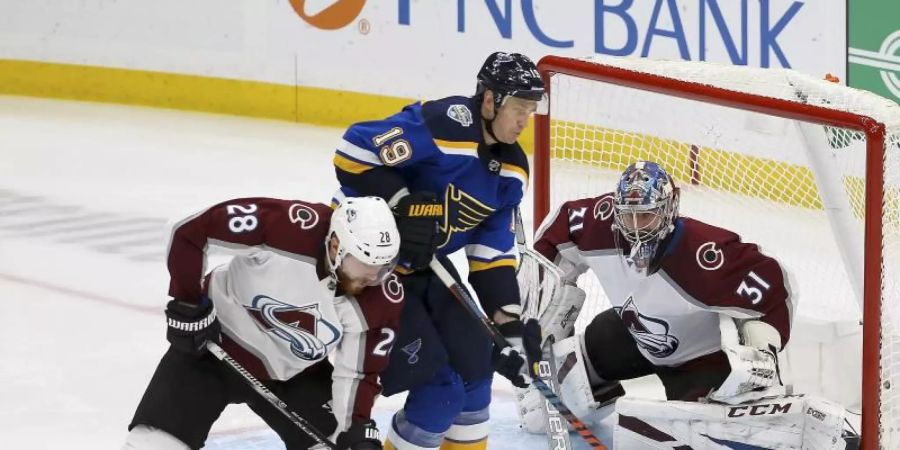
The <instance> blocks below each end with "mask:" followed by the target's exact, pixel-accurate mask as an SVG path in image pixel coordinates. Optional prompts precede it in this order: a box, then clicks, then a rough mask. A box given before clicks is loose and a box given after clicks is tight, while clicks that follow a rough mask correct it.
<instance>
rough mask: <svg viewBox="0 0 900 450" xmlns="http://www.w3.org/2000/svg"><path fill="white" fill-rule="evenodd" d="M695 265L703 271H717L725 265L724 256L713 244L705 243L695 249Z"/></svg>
mask: <svg viewBox="0 0 900 450" xmlns="http://www.w3.org/2000/svg"><path fill="white" fill-rule="evenodd" d="M697 264H698V265H699V266H700V268H701V269H703V270H710V271H712V270H718V269H719V268H720V267H722V265H723V264H725V254H724V253H722V250H720V249H719V248H718V247H716V243H715V242H707V243H705V244H703V245H701V246H700V247H699V248H698V249H697Z"/></svg>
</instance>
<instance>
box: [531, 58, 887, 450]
mask: <svg viewBox="0 0 900 450" xmlns="http://www.w3.org/2000/svg"><path fill="white" fill-rule="evenodd" d="M538 70H539V71H540V72H541V76H542V77H543V79H544V82H545V83H546V86H547V87H548V95H549V99H548V100H549V108H548V111H547V114H540V115H537V116H536V117H535V153H534V163H533V169H532V171H533V179H534V185H533V193H534V210H533V213H534V226H535V228H537V227H538V225H539V224H541V223H542V221H543V220H544V219H545V217H546V216H547V215H548V213H549V212H550V211H551V208H554V209H555V208H557V207H558V206H559V205H560V203H561V202H562V201H565V200H569V199H575V198H583V197H588V196H596V195H600V194H602V193H604V192H608V191H611V190H612V189H613V186H614V184H613V183H608V182H603V183H602V184H598V183H593V182H591V181H588V180H587V179H588V178H590V177H592V176H593V175H594V173H595V172H600V171H608V172H611V173H615V172H616V171H620V170H621V169H622V168H623V167H624V164H627V162H628V161H629V157H641V158H646V157H648V156H649V157H651V158H653V157H655V158H661V159H663V161H660V162H662V163H663V165H664V166H666V163H667V162H668V161H669V160H672V158H678V159H679V161H681V160H683V164H684V165H685V167H690V173H689V171H688V170H684V171H683V172H684V173H683V174H682V175H681V176H679V175H678V174H675V178H676V181H677V182H680V185H681V186H685V185H688V186H691V185H699V186H700V187H701V188H703V189H706V191H722V192H726V191H727V192H726V193H725V194H722V195H728V196H729V197H727V198H728V199H729V200H728V202H729V203H734V202H742V201H743V200H740V199H741V198H748V200H747V202H748V204H750V203H753V204H755V203H758V202H759V201H760V200H761V201H762V202H763V203H765V202H770V203H773V204H774V203H779V204H781V203H787V204H789V207H790V208H797V209H804V208H806V209H816V206H815V205H818V209H819V210H821V209H826V210H827V209H829V208H827V207H826V208H823V207H822V203H826V204H827V199H826V200H822V201H820V202H807V201H806V200H804V199H801V198H799V197H798V198H795V199H786V200H785V198H784V196H785V195H791V190H792V189H794V188H793V187H792V188H790V189H783V192H781V191H780V192H778V193H774V194H772V193H769V192H767V191H766V192H764V190H762V189H758V190H756V191H751V189H749V188H745V187H741V186H738V185H739V184H740V183H744V181H743V179H742V178H741V177H742V176H743V175H742V173H744V172H752V171H754V169H755V168H758V167H776V168H778V169H772V170H769V172H774V173H771V174H770V173H765V174H762V175H761V177H762V178H760V179H761V180H762V179H769V180H771V179H772V178H773V177H778V176H779V175H783V176H785V177H792V178H795V177H796V176H797V175H796V174H797V173H799V172H796V171H795V169H793V168H794V167H795V166H796V167H802V166H803V164H802V163H799V164H798V163H796V162H795V161H788V162H780V161H779V162H775V163H772V165H769V162H768V161H769V160H770V159H771V158H768V157H766V156H759V155H752V156H748V155H747V152H733V154H731V153H729V154H728V155H726V156H724V157H723V156H721V155H722V154H723V153H722V151H721V150H720V149H719V148H718V147H716V144H717V143H718V142H719V141H720V140H721V135H722V134H724V135H725V136H726V138H729V139H733V140H734V142H736V144H735V145H741V144H742V143H741V142H740V140H739V139H736V138H734V137H733V136H731V135H730V134H729V131H730V130H731V128H730V127H732V124H730V123H721V124H719V123H716V124H712V125H706V126H707V127H708V128H710V129H713V130H714V131H710V132H709V133H708V134H703V133H700V132H698V133H697V135H698V136H701V137H703V136H707V137H710V138H709V140H708V141H707V142H676V141H681V139H680V137H675V138H673V137H672V136H669V135H665V133H662V132H661V133H660V134H656V133H655V131H656V127H657V126H659V127H660V128H668V129H670V130H678V129H680V128H682V127H680V126H679V125H678V124H679V123H684V124H689V125H698V123H699V124H700V125H702V122H703V118H702V117H698V118H694V117H690V115H684V114H682V115H679V114H677V112H674V113H672V115H671V116H668V117H665V118H664V119H662V120H660V118H659V117H656V116H655V113H654V110H653V109H652V108H653V107H652V106H651V107H648V109H647V110H646V111H637V112H636V113H635V114H634V115H635V116H637V117H639V116H641V115H642V114H644V115H646V116H647V119H646V120H647V123H646V124H645V125H646V129H644V128H643V127H641V128H636V127H632V128H628V127H626V126H624V125H623V124H622V123H618V121H617V119H615V117H616V116H617V114H618V113H619V112H620V111H623V110H624V109H629V108H631V107H632V106H631V105H634V104H635V103H637V102H640V101H642V99H643V98H644V96H648V98H649V97H650V96H651V94H652V98H653V99H656V98H660V99H663V100H661V101H662V102H663V103H660V104H665V105H670V104H676V102H679V101H681V100H683V101H681V103H677V104H678V105H679V108H680V107H681V106H680V105H681V104H682V103H683V104H684V105H685V106H684V107H685V108H688V109H687V110H689V109H690V108H694V107H696V108H700V109H703V108H707V106H703V105H716V107H715V108H716V109H713V107H709V109H710V112H709V113H708V114H709V115H708V116H707V117H713V118H714V117H716V115H717V114H722V112H721V111H724V109H718V107H726V108H727V109H728V110H733V111H744V112H747V115H746V116H747V119H746V121H747V122H748V123H751V122H754V121H756V122H759V121H762V122H763V123H764V125H762V126H760V128H766V127H767V126H768V125H765V123H768V121H769V119H766V118H762V119H760V118H759V114H762V115H764V116H767V117H773V118H781V119H785V120H787V121H796V123H802V124H804V125H803V126H799V125H797V126H795V125H793V124H792V122H784V124H780V122H779V124H778V125H772V126H771V128H773V129H775V130H776V131H777V130H779V129H787V130H789V131H791V130H794V128H802V129H803V130H809V129H810V128H804V127H807V124H809V125H815V126H818V127H820V131H821V130H825V133H822V134H823V136H826V137H825V138H823V139H826V140H830V139H840V140H844V141H847V142H849V141H854V143H852V145H851V144H848V145H846V146H845V147H842V149H845V148H846V149H850V150H857V153H860V155H859V158H860V159H859V161H861V162H860V164H863V165H864V169H862V168H860V173H859V174H858V175H853V176H851V175H849V174H846V173H845V174H844V175H843V176H842V177H841V178H840V179H839V180H838V181H836V182H834V184H835V185H837V184H840V185H843V187H844V188H846V189H847V192H850V189H851V188H850V187H849V186H850V185H852V184H853V180H854V179H860V180H862V179H863V177H864V187H863V182H862V181H861V182H860V183H859V184H860V192H859V193H857V194H854V193H846V194H841V193H840V192H841V191H842V188H841V186H837V187H836V188H833V189H832V190H835V191H836V192H838V196H841V195H845V196H847V197H848V199H845V200H844V203H846V204H848V205H850V204H852V203H853V202H857V203H858V202H862V203H860V205H859V208H856V209H858V211H857V212H856V215H857V216H863V215H864V219H863V218H862V217H859V218H860V222H861V224H860V235H861V236H860V239H859V240H860V243H861V246H862V248H863V252H862V253H863V255H862V263H861V266H862V267H857V268H853V267H848V268H847V272H855V273H857V274H861V275H859V277H860V278H861V283H860V284H861V286H860V288H861V289H859V290H858V291H857V292H859V291H861V292H862V308H861V309H862V321H863V323H864V326H863V330H862V341H863V345H862V350H861V351H862V358H861V360H862V386H861V389H862V397H861V398H862V399H863V401H862V436H863V448H865V449H871V450H874V449H878V448H900V447H898V446H900V438H898V437H897V436H896V435H897V434H900V430H898V423H897V421H898V417H900V405H897V404H895V403H897V402H898V399H900V397H898V396H897V394H896V393H895V391H896V390H897V389H900V386H894V385H893V384H895V383H896V382H898V380H900V375H898V374H897V371H898V366H900V362H898V361H897V359H898V356H897V353H898V352H900V345H898V344H897V343H896V342H895V339H896V337H895V336H894V335H893V334H891V335H890V336H885V335H884V333H894V332H896V330H897V328H896V327H897V325H898V324H892V325H891V328H890V329H887V330H885V329H884V326H883V322H885V321H887V320H891V319H890V318H887V319H886V317H888V316H887V315H885V314H883V311H882V307H883V301H890V302H894V303H896V302H898V301H900V295H895V293H894V292H893V290H894V289H895V288H896V286H894V285H893V283H886V281H885V279H884V276H885V275H884V272H883V266H885V264H886V263H885V258H884V256H885V255H884V252H883V249H884V248H885V247H887V246H891V245H892V244H893V243H892V242H885V236H884V230H885V228H886V227H888V226H889V227H891V229H892V230H893V229H894V228H896V225H897V224H896V222H897V221H898V218H897V217H896V215H897V210H896V200H897V198H896V192H897V191H896V188H897V186H896V185H894V184H893V183H895V182H898V181H900V179H898V180H891V183H892V184H890V185H889V184H888V183H886V182H885V161H886V157H887V156H888V155H887V154H886V149H888V148H890V152H892V153H900V148H898V147H900V138H898V136H900V126H898V124H900V108H897V105H896V104H893V103H892V102H890V101H888V100H885V99H881V98H880V97H877V96H874V94H870V93H866V92H862V91H857V90H855V89H851V88H847V87H844V86H840V85H837V84H833V83H826V82H824V81H821V82H820V80H816V79H814V78H811V77H805V76H803V75H800V74H797V73H795V72H792V71H784V70H779V71H771V72H767V71H766V70H765V69H755V68H746V67H733V66H722V65H716V64H710V63H702V62H658V61H651V60H643V59H642V60H638V59H620V58H592V59H573V58H566V57H558V56H547V57H544V58H542V59H541V60H540V62H539V63H538ZM776 72H777V73H778V76H779V77H780V78H777V79H775V78H773V80H775V81H768V80H769V76H770V75H772V74H773V73H776ZM785 77H787V78H785ZM720 79H721V80H723V82H721V83H720V82H719V80H720ZM560 80H562V81H560ZM734 80H738V81H734ZM781 80H788V81H781ZM775 83H784V84H785V86H784V89H781V90H780V91H779V90H777V89H775V90H774V91H775V92H774V93H772V92H768V91H772V90H773V89H772V86H770V85H771V84H775ZM807 83H809V86H810V88H809V89H807V88H805V87H797V86H798V85H801V84H802V85H803V86H806V84H807ZM822 83H826V84H831V86H826V85H824V84H822ZM600 86H602V87H600ZM757 87H758V88H759V89H757ZM567 90H568V91H573V90H574V91H576V92H571V93H569V94H567V92H566V91H567ZM595 90H596V91H595ZM611 92H612V94H610V93H611ZM619 95H621V99H619V98H618V96H619ZM632 98H633V99H634V101H633V102H632V101H629V99H632ZM848 98H850V99H852V100H850V101H845V99H848ZM679 99H681V100H679ZM653 101H656V100H653ZM567 102H568V103H572V104H574V103H579V104H580V105H581V106H577V107H572V108H569V107H568V106H566V103H567ZM604 102H608V103H612V104H615V106H614V107H610V109H609V110H608V111H607V110H603V108H604V106H603V104H604ZM692 105H695V106H692ZM869 105H874V106H871V107H870V106H869ZM666 107H669V106H666ZM565 108H569V109H565ZM657 109H662V107H657ZM566 111H568V112H566ZM675 111H678V109H675ZM565 114H568V116H567V117H566V116H565ZM729 114H730V112H729ZM686 116H687V117H686ZM742 120H743V119H742ZM779 120H780V119H779ZM607 121H608V122H615V123H612V124H608V123H607ZM662 122H666V123H665V124H664V125H659V124H660V123H662ZM730 122H735V121H730ZM754 126H755V125H754ZM716 127H718V128H716ZM779 127H781V128H779ZM828 127H832V128H828ZM733 128H735V130H737V131H734V132H733V133H731V134H735V135H740V132H739V131H740V130H738V127H737V126H735V127H733ZM751 128H752V127H751ZM834 130H838V131H834ZM663 131H665V130H663ZM766 131H770V130H766ZM679 132H680V131H673V133H674V134H678V133H679ZM791 132H792V133H793V131H791ZM805 132H807V133H808V131H805ZM716 133H719V134H716ZM856 133H860V134H861V136H864V137H862V140H864V146H863V144H862V142H859V145H856V143H855V141H856V140H858V139H859V137H860V135H858V134H856ZM797 134H798V135H803V136H808V134H803V132H801V133H797ZM761 135H766V136H764V138H765V139H769V138H772V137H773V136H774V137H777V133H761ZM836 136H837V137H836ZM634 142H640V143H639V144H634ZM805 145H806V146H808V147H814V145H812V144H809V143H807V144H805ZM784 146H785V148H790V147H794V146H795V145H793V144H792V143H791V142H788V141H786V142H785V145H784ZM854 146H858V147H859V148H858V149H856V148H854ZM663 147H665V148H663ZM835 148H836V147H835V146H833V148H832V149H830V150H832V151H834V152H839V151H841V150H835ZM623 149H624V150H623ZM685 149H690V150H689V151H686V150H685ZM698 149H702V150H699V151H705V152H706V153H705V154H706V155H710V158H713V157H715V158H717V159H719V160H723V161H724V160H729V161H739V163H734V164H733V165H732V166H731V167H727V165H728V164H730V163H721V162H714V163H711V165H710V167H713V166H715V167H713V168H714V169H715V170H716V171H718V172H720V173H722V174H726V173H727V174H731V175H728V176H722V177H721V179H720V180H712V179H711V177H710V179H711V181H712V183H710V184H711V185H712V184H715V186H711V187H708V188H704V187H703V185H704V183H705V182H706V179H704V178H703V176H702V175H701V176H698V175H697V174H696V173H694V172H695V171H696V170H698V162H697V158H698V154H697V152H698ZM812 151H813V152H815V151H817V150H815V149H813V150H812ZM822 153H823V154H825V155H827V154H828V152H827V151H823V152H822ZM862 153H864V156H863V155H862ZM735 155H736V156H735ZM700 157H701V158H702V157H703V154H701V155H700ZM841 157H843V156H841ZM790 158H794V157H793V156H791V157H790ZM798 158H799V157H798ZM890 158H891V159H890V160H891V161H894V158H895V156H894V155H893V154H891V155H890ZM863 159H864V160H863ZM557 160H558V161H560V162H561V163H565V164H566V169H565V170H568V171H569V172H567V173H574V174H575V175H574V178H577V179H578V180H581V179H584V180H585V181H584V182H581V181H578V182H577V183H578V184H579V185H581V187H579V188H578V189H580V190H579V192H577V193H560V192H555V191H554V189H556V190H557V191H566V190H567V189H568V188H563V189H561V188H560V186H562V184H563V183H564V182H563V181H554V178H553V171H554V168H553V167H554V161H557ZM894 162H898V161H894ZM678 164H681V162H679V163H678ZM701 164H702V163H701ZM761 164H762V166H760V165H761ZM741 165H743V166H744V167H742V166H741ZM847 165H848V166H851V165H852V164H851V163H848V164H847ZM701 167H702V166H701ZM782 167H787V169H781V168H782ZM667 168H668V167H667ZM780 170H784V172H783V173H780V172H778V171H780ZM838 170H843V169H838ZM848 170H849V169H848ZM892 170H900V168H898V169H892ZM757 171H759V170H757ZM810 171H813V172H815V168H812V169H810ZM670 172H671V171H670ZM568 176H569V178H572V177H573V176H571V175H568ZM729 176H732V177H733V178H734V179H735V180H737V181H734V183H733V184H734V186H731V185H727V183H729V182H730V181H728V178H729ZM821 177H822V175H820V174H818V173H814V174H813V178H812V179H813V180H814V181H816V180H818V182H819V185H821V184H822V178H821ZM679 178H680V179H679ZM824 179H825V180H827V179H828V178H824ZM585 190H586V191H585ZM819 190H820V191H821V188H819ZM704 192H705V191H704ZM691 195H692V191H689V192H685V193H684V194H683V195H682V198H683V200H682V201H683V202H684V198H686V197H689V196H691ZM703 195H706V194H705V193H704V194H703ZM716 195H717V194H716ZM812 196H813V197H815V196H816V186H813V193H812ZM819 196H824V195H823V194H822V193H821V192H820V194H819ZM849 197H859V198H858V200H857V199H855V198H849ZM711 198H719V197H711ZM722 198H726V197H722ZM732 198H738V199H739V200H732ZM886 202H887V203H886ZM713 203H714V202H713ZM807 203H808V204H807ZM813 204H814V205H813ZM810 205H813V206H810ZM886 205H888V206H887V207H886ZM849 209H850V210H851V211H849V212H846V211H845V216H847V217H851V219H849V220H852V216H853V215H854V212H853V211H852V210H853V209H854V208H853V206H850V208H849ZM816 214H818V213H816ZM829 214H830V213H829ZM838 214H840V213H838ZM700 215H701V217H702V213H701V214H700ZM829 219H830V220H831V221H832V224H831V228H832V229H833V230H834V229H841V228H840V227H841V226H849V227H851V228H852V227H854V225H852V224H850V225H835V224H834V223H833V221H834V220H835V219H834V218H833V217H830V216H829ZM838 220H842V219H840V217H838ZM843 220H847V219H843ZM735 231H738V232H739V233H741V231H742V230H740V229H738V230H735ZM772 233H777V230H773V231H772ZM741 234H743V233H741ZM891 237H892V238H893V236H891ZM841 251H842V253H846V251H843V249H841ZM850 252H851V253H852V248H851V249H850ZM843 256H844V258H845V259H844V260H843V261H844V264H845V265H853V264H852V261H853V257H852V255H851V256H847V255H843ZM835 264H837V263H835ZM891 268H893V263H891ZM802 269H803V268H802V267H801V271H802ZM892 273H893V272H892ZM850 277H851V278H852V277H853V275H850ZM851 281H852V280H851ZM887 284H890V286H887ZM886 289H890V290H891V295H890V296H888V298H886V299H883V293H884V292H885V290H886ZM802 301H803V300H801V302H802ZM892 311H893V310H892ZM595 312H596V311H595ZM892 317H893V316H892ZM885 326H886V325H885ZM886 353H887V354H886ZM885 366H887V367H885ZM886 402H890V403H891V404H885V403H886ZM892 436H893V437H892ZM879 443H880V444H881V446H880V447H879ZM891 443H892V444H891ZM887 445H893V446H891V447H888V446H887Z"/></svg>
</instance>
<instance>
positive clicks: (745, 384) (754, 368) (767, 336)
mask: <svg viewBox="0 0 900 450" xmlns="http://www.w3.org/2000/svg"><path fill="white" fill-rule="evenodd" d="M719 319H720V322H719V331H720V333H721V335H722V351H723V352H725V355H726V356H727V357H728V364H730V365H731V373H730V374H729V375H728V378H726V379H725V381H723V382H722V385H721V386H719V388H718V389H716V390H714V391H713V392H711V393H710V394H709V399H710V400H712V401H715V402H720V403H727V404H731V405H736V404H739V403H744V402H748V401H754V400H758V399H761V398H764V397H772V396H780V395H784V394H785V389H784V386H783V385H782V383H781V374H780V373H779V371H778V351H779V349H780V347H781V336H780V335H779V334H778V331H777V330H775V328H773V327H772V326H771V325H769V324H767V323H765V322H760V321H758V320H751V321H747V322H744V323H743V324H742V325H741V332H740V334H739V333H738V329H737V326H736V325H735V323H734V319H732V318H731V317H728V316H725V315H722V316H721V317H720V318H719ZM741 337H743V344H742V343H741V342H742V341H741Z"/></svg>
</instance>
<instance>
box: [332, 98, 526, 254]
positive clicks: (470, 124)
mask: <svg viewBox="0 0 900 450" xmlns="http://www.w3.org/2000/svg"><path fill="white" fill-rule="evenodd" d="M497 145H499V146H502V149H500V150H499V151H496V150H498V149H496V148H495V149H494V150H495V152H494V153H493V155H495V156H494V157H493V158H492V159H493V161H491V162H487V159H486V158H484V159H485V161H486V162H483V160H482V158H479V154H482V155H487V154H491V153H490V152H491V151H492V150H491V149H490V148H489V147H488V146H487V144H485V143H484V138H483V133H482V127H481V114H480V110H479V103H478V102H477V101H476V100H474V99H472V98H469V97H448V98H444V99H440V100H435V101H430V102H426V103H424V104H420V103H415V104H412V105H409V106H407V107H405V108H404V109H403V110H402V111H401V112H399V113H397V114H395V115H393V116H391V117H388V118H387V119H384V120H379V121H372V122H361V123H357V124H355V125H353V126H351V127H350V128H349V129H348V130H347V132H346V133H345V134H344V139H343V142H342V143H341V145H340V147H339V148H338V149H337V152H336V154H335V157H334V164H335V167H336V169H337V173H338V179H339V180H340V181H341V185H342V187H341V189H340V191H339V193H338V194H337V196H336V198H335V201H336V202H340V200H341V198H342V197H343V196H357V195H378V196H380V197H383V198H385V199H388V200H390V199H391V198H392V197H394V196H395V195H397V193H398V192H401V191H402V190H403V189H404V188H406V189H408V190H409V191H410V192H416V191H430V192H433V193H435V194H436V195H437V196H438V198H439V199H441V200H442V201H443V203H444V218H443V222H442V231H443V233H444V236H445V239H444V241H443V242H442V243H441V244H440V245H439V249H438V253H439V254H441V255H446V254H449V253H452V252H455V251H457V250H459V249H461V248H465V251H466V254H467V256H468V259H469V266H470V271H472V272H477V271H483V270H487V269H492V268H497V267H515V264H516V254H515V251H516V250H515V232H514V228H513V224H514V216H515V215H514V212H515V209H516V208H517V207H518V206H519V202H520V201H521V200H522V196H523V195H524V192H525V189H526V187H527V185H528V159H527V158H526V156H525V153H524V152H523V151H522V148H521V147H520V146H519V145H518V144H497Z"/></svg>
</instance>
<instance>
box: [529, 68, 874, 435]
mask: <svg viewBox="0 0 900 450" xmlns="http://www.w3.org/2000/svg"><path fill="white" fill-rule="evenodd" d="M537 67H538V71H539V72H540V74H541V78H542V79H543V81H544V86H545V89H546V93H547V101H548V102H550V103H552V101H553V95H552V94H553V93H552V92H551V83H550V81H551V80H550V78H551V77H552V76H553V75H555V74H562V75H568V76H573V77H578V78H583V79H587V80H593V81H598V82H605V83H610V84H615V85H619V86H626V87H630V88H635V89H640V90H644V91H650V92H655V93H660V94H665V95H670V96H674V97H680V98H685V99H689V100H699V101H703V102H706V103H712V104H717V105H721V106H727V107H732V108H737V109H743V110H747V111H754V112H758V113H763V114H768V115H772V116H777V117H782V118H786V119H794V120H802V121H805V122H810V123H815V124H819V125H825V126H833V127H842V128H848V129H853V130H856V131H859V132H861V133H863V134H865V136H866V169H865V174H866V182H865V203H866V204H865V222H864V228H863V230H864V231H863V233H864V237H863V242H864V261H863V331H862V347H863V348H862V397H861V398H862V422H861V432H860V435H861V447H860V448H861V449H863V450H877V449H878V441H879V438H880V436H879V434H878V432H879V423H878V415H879V408H880V398H879V388H880V385H881V371H880V354H879V347H880V338H881V333H880V332H881V330H880V321H881V290H882V264H881V260H882V239H883V233H882V215H883V212H884V211H883V209H884V208H883V201H884V191H883V184H884V157H885V154H884V144H885V126H884V124H882V123H880V122H878V121H877V120H875V119H873V118H871V117H868V116H864V115H859V114H853V113H850V112H846V111H839V110H835V109H829V108H824V107H820V106H815V105H808V104H804V103H800V102H793V101H789V100H783V99H778V98H771V97H765V96H761V95H755V94H750V93H746V92H739V91H733V90H729V89H723V88H719V87H714V86H708V85H703V84H700V83H693V82H690V81H684V80H676V79H672V78H666V77H663V76H658V75H653V74H648V73H642V72H635V71H632V70H627V69H622V68H618V67H612V66H605V65H601V64H595V63H592V62H588V61H583V60H578V59H573V58H567V57H562V56H554V55H549V56H545V57H543V58H541V60H540V61H539V62H538V64H537ZM550 111H551V109H550V108H549V106H548V108H547V111H546V114H537V115H535V118H534V163H533V168H532V172H533V179H534V188H533V189H534V191H533V192H534V224H535V227H537V226H538V224H540V223H542V222H543V220H544V218H545V217H546V216H547V214H548V213H549V209H550V198H551V197H550V189H551V186H550V157H551V149H550V137H551V136H550V125H551V117H550ZM598 194H599V193H598ZM872 399H874V401H873V400H872Z"/></svg>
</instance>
